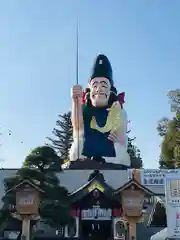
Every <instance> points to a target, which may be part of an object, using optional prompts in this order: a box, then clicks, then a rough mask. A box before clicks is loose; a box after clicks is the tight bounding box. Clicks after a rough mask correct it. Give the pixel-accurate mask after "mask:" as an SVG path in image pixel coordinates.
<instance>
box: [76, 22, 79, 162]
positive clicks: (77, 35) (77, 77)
mask: <svg viewBox="0 0 180 240" xmlns="http://www.w3.org/2000/svg"><path fill="white" fill-rule="evenodd" d="M76 84H79V31H78V21H77V26H76ZM77 117H78V119H77V120H78V146H77V147H78V149H77V151H78V160H79V155H80V154H79V99H77Z"/></svg>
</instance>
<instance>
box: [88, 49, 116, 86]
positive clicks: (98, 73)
mask: <svg viewBox="0 0 180 240" xmlns="http://www.w3.org/2000/svg"><path fill="white" fill-rule="evenodd" d="M95 77H105V78H107V79H109V81H110V83H111V86H113V85H114V82H113V79H112V67H111V64H110V61H109V59H108V58H107V57H106V56H105V55H103V54H100V55H98V56H97V57H96V59H95V62H94V66H93V68H92V74H91V79H93V78H95Z"/></svg>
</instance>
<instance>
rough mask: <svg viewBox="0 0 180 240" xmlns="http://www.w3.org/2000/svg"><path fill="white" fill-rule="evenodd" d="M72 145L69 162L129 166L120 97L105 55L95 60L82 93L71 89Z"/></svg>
mask: <svg viewBox="0 0 180 240" xmlns="http://www.w3.org/2000/svg"><path fill="white" fill-rule="evenodd" d="M71 94H72V125H73V144H72V147H71V149H70V153H69V155H70V161H71V162H72V161H77V160H78V161H80V160H81V161H98V162H100V163H113V164H121V165H123V166H126V167H129V166H130V157H129V155H128V153H127V114H126V111H125V110H124V108H123V103H124V93H120V94H117V90H116V88H115V86H114V81H113V74H112V67H111V64H110V62H109V60H108V58H107V57H106V56H105V55H102V54H100V55H98V56H97V58H96V59H95V63H94V66H93V68H92V73H91V76H90V79H89V82H88V88H87V89H86V91H85V92H83V89H82V87H81V86H80V85H74V86H73V87H72V93H71Z"/></svg>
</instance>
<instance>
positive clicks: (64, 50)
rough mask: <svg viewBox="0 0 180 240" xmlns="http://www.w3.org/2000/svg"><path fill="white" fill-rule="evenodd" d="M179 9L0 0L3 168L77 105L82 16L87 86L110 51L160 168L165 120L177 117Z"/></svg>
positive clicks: (89, 0)
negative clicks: (173, 101) (73, 92)
mask: <svg viewBox="0 0 180 240" xmlns="http://www.w3.org/2000/svg"><path fill="white" fill-rule="evenodd" d="M179 11H180V1H178V0H177V1H176V0H173V1H170V0H169V1H166V0H151V1H145V0H142V1H141V0H136V1H132V0H121V1H120V0H113V1H109V0H86V1H83V0H79V1H78V0H76V1H74V0H71V1H70V0H53V1H49V0H26V1H24V0H14V1H10V0H4V1H0V125H1V126H2V132H3V136H1V139H0V141H1V143H2V144H3V146H2V147H1V148H0V158H1V159H4V162H3V164H2V165H3V167H19V166H21V163H22V161H23V160H24V157H25V156H26V155H27V154H28V153H29V151H30V149H31V148H34V147H36V146H38V145H42V144H44V142H45V138H46V137H47V136H52V134H51V132H52V129H53V127H55V122H56V120H57V115H58V114H59V113H64V112H65V111H68V110H69V109H70V108H71V98H70V89H71V86H72V85H73V84H75V81H76V79H75V78H76V73H75V52H76V49H75V28H76V19H77V17H78V21H79V32H80V36H79V38H80V40H79V45H80V54H79V81H80V83H81V84H82V85H83V86H84V87H85V86H86V85H87V81H88V77H89V74H90V69H91V67H92V62H93V60H94V58H95V56H96V55H97V54H98V53H104V54H106V55H107V56H108V57H109V59H110V60H111V63H112V66H113V71H114V81H115V84H116V87H117V88H118V90H119V91H125V92H126V105H125V108H126V110H127V113H128V117H129V120H130V121H131V124H130V126H129V127H130V128H131V129H132V131H131V136H136V138H137V139H136V144H137V146H138V147H139V148H140V150H141V155H142V157H143V161H144V164H145V167H146V168H156V167H157V166H158V163H157V162H158V158H159V153H160V148H159V144H160V142H161V139H160V138H159V137H158V135H157V131H156V126H157V121H158V120H159V119H160V118H161V117H162V116H169V117H170V116H171V115H172V114H171V112H170V107H169V105H168V98H167V92H168V91H169V90H171V89H176V88H178V87H179V85H178V82H180V81H179V79H180V70H179V66H180V58H179V56H180V44H179V42H180V27H179V25H180V14H179ZM8 129H11V131H12V135H11V136H9V135H8ZM21 141H23V143H21Z"/></svg>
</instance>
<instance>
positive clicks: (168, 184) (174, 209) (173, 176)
mask: <svg viewBox="0 0 180 240" xmlns="http://www.w3.org/2000/svg"><path fill="white" fill-rule="evenodd" d="M164 184H165V200H166V214H167V233H168V237H169V238H178V239H179V238H180V175H179V174H177V173H167V174H166V175H165V181H164Z"/></svg>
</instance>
